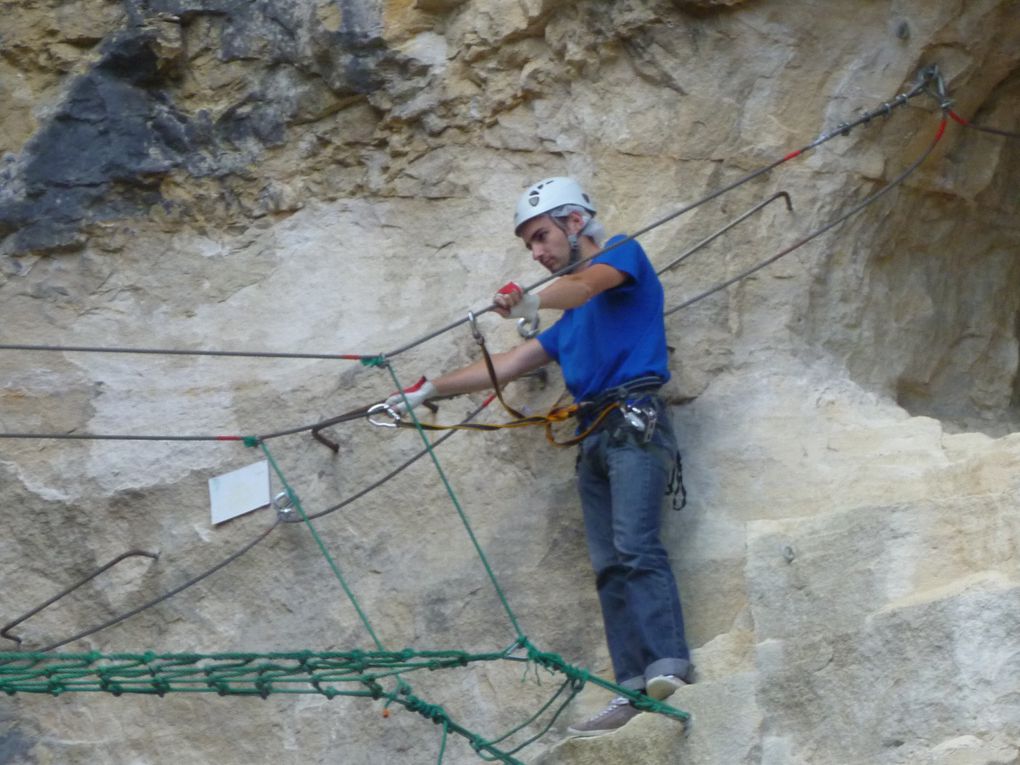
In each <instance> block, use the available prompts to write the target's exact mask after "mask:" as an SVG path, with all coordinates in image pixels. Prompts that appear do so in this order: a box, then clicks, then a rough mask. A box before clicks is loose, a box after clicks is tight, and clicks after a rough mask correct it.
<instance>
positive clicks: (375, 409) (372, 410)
mask: <svg viewBox="0 0 1020 765" xmlns="http://www.w3.org/2000/svg"><path fill="white" fill-rule="evenodd" d="M380 412H386V414H388V415H389V416H390V417H391V418H392V422H381V421H380V420H374V419H372V416H373V415H375V414H379V413H380ZM365 416H366V417H367V418H368V421H369V422H370V423H372V424H373V425H375V426H376V427H377V428H395V427H397V426H398V423H399V422H400V414H398V413H397V411H396V410H395V409H394V408H393V407H392V406H388V405H387V404H386V402H385V401H383V402H382V403H379V404H376V405H375V406H370V407H369V408H368V411H367V412H365Z"/></svg>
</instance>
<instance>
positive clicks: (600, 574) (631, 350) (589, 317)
mask: <svg viewBox="0 0 1020 765" xmlns="http://www.w3.org/2000/svg"><path fill="white" fill-rule="evenodd" d="M595 212H596V210H595V205H594V203H593V202H592V201H591V199H590V198H589V196H588V195H587V194H586V193H584V191H583V190H582V189H581V187H580V186H579V185H578V184H577V182H576V181H574V180H573V179H570V178H548V179H546V180H544V181H541V182H539V183H536V184H535V185H533V186H532V187H531V188H529V189H528V190H527V191H526V192H525V193H524V194H523V195H522V196H521V198H520V201H519V203H518V205H517V212H516V215H515V216H514V233H515V234H516V235H517V236H519V237H520V238H521V239H522V240H523V241H524V245H525V247H527V248H528V249H529V250H530V251H531V256H532V257H533V258H534V259H535V260H537V261H538V262H539V263H541V264H542V265H543V266H544V267H545V268H546V269H548V270H549V271H550V272H552V273H557V272H560V271H562V270H564V269H568V267H570V266H571V265H574V268H572V269H570V270H569V271H568V272H567V273H566V274H565V275H563V276H561V277H560V278H559V279H557V280H556V281H554V282H552V283H551V284H549V285H548V286H547V287H545V288H544V289H543V290H541V291H540V292H538V293H537V294H525V293H524V292H523V291H522V290H521V288H520V287H518V286H517V285H515V284H513V283H511V284H509V285H507V286H505V287H503V288H502V289H500V290H499V292H497V293H496V295H495V298H494V302H495V305H496V306H497V310H498V311H499V313H500V314H501V315H502V316H504V317H514V318H526V319H534V318H535V317H536V316H537V312H538V309H539V308H550V309H557V310H562V311H563V312H564V313H563V316H562V317H561V318H560V320H559V321H558V322H557V323H556V324H554V325H553V326H552V327H551V328H549V329H547V330H545V331H544V332H542V333H541V334H539V335H538V336H537V337H536V338H533V339H530V340H527V341H525V342H524V343H522V344H521V345H519V346H517V347H515V348H513V349H512V350H510V351H507V352H505V353H498V354H494V355H493V357H492V361H493V364H494V367H495V370H496V377H497V379H498V381H499V383H500V384H501V385H502V384H503V383H505V382H507V381H509V380H512V379H514V378H516V377H518V376H520V375H522V374H525V373H527V372H530V371H533V370H535V369H537V368H538V367H541V366H542V365H544V364H547V363H549V362H550V361H554V360H555V361H557V362H558V363H559V364H560V366H561V367H562V369H563V376H564V379H565V381H566V384H567V387H568V389H569V390H570V392H571V393H572V394H573V396H574V398H575V400H576V401H577V402H579V403H582V408H581V425H580V430H581V432H583V431H584V430H585V429H586V428H587V427H589V426H590V425H591V424H592V423H593V422H594V421H595V419H596V417H597V416H598V414H599V413H600V412H601V411H603V410H604V409H605V408H606V407H607V406H610V405H613V404H617V405H618V406H617V407H616V408H614V409H613V411H612V412H611V414H610V415H609V416H608V417H607V418H606V419H605V420H604V421H603V422H602V423H601V425H599V426H598V427H597V428H596V429H595V430H594V431H593V432H592V433H591V434H589V435H588V436H586V437H585V438H584V440H583V441H582V442H581V444H580V455H579V457H578V463H577V484H578V490H579V493H580V496H581V506H582V510H583V515H584V525H585V531H586V535H587V539H588V551H589V555H590V557H591V561H592V566H593V568H594V569H595V574H596V587H597V590H598V595H599V601H600V604H601V607H602V616H603V622H604V625H605V630H606V639H607V642H608V645H609V654H610V657H611V658H612V662H613V670H614V672H615V675H616V682H617V683H618V684H619V685H621V686H623V687H624V688H628V689H630V690H636V691H644V692H645V693H647V694H648V695H649V696H651V697H653V698H656V699H660V700H661V699H664V698H666V697H667V696H669V695H670V694H672V693H673V691H675V690H676V689H677V688H679V687H681V686H683V685H684V684H685V679H686V677H687V674H688V672H689V670H690V655H689V652H688V649H687V644H686V642H685V639H684V626H683V615H682V613H681V608H680V599H679V596H678V594H677V588H676V582H675V580H674V578H673V572H672V570H671V568H670V563H669V557H668V555H667V553H666V550H665V548H664V547H663V545H662V543H661V542H660V541H659V527H660V514H661V509H662V499H663V496H664V494H665V492H666V487H667V485H668V484H669V478H670V473H671V471H672V469H673V465H674V460H675V455H676V441H675V438H674V435H673V429H672V424H671V422H670V418H669V412H668V410H667V408H666V406H665V404H664V402H663V401H662V399H660V398H659V397H658V396H657V395H655V394H656V391H657V390H658V389H659V388H660V387H661V386H662V385H663V384H664V383H665V382H666V381H667V380H668V379H669V368H668V359H667V350H666V336H665V327H664V324H663V317H662V311H663V292H662V285H661V284H660V282H659V279H658V277H657V275H656V274H655V269H654V268H653V267H652V265H651V263H650V262H649V260H648V258H647V256H646V255H645V253H644V250H643V249H642V248H641V246H640V245H639V244H638V243H637V242H636V241H630V242H625V243H623V244H621V245H619V246H617V247H614V248H612V249H610V250H609V251H608V252H605V253H604V254H601V255H598V256H597V257H594V258H593V257H592V256H595V255H596V253H598V252H599V251H600V244H599V242H600V239H601V235H602V227H601V225H600V224H598V223H596V221H595V220H594V216H595ZM622 238H623V237H619V238H614V239H611V240H610V241H609V242H608V243H607V246H608V247H612V245H613V243H614V242H618V241H620V240H621V239H622ZM491 385H492V383H491V380H490V377H489V373H488V370H487V369H486V367H485V365H484V362H482V361H478V362H475V363H474V364H471V365H469V366H467V367H464V368H462V369H459V370H457V371H454V372H450V373H448V374H444V375H443V376H441V377H439V378H438V379H436V380H432V381H427V382H424V383H422V384H421V385H418V386H416V387H415V388H414V389H412V390H408V391H405V395H406V396H407V399H408V402H409V403H410V404H411V406H412V407H414V406H418V405H419V404H421V403H423V402H424V401H426V400H427V399H429V398H431V397H433V396H452V395H457V394H461V393H468V392H471V391H477V390H483V389H486V388H490V387H491ZM387 403H388V404H390V405H391V406H393V407H395V408H397V409H399V410H400V411H403V409H404V404H403V399H402V397H401V396H400V394H397V395H395V396H392V397H390V399H389V400H388V401H387ZM638 713H639V712H638V710H637V709H636V708H635V707H634V706H633V705H631V704H630V703H629V702H628V701H627V699H625V698H624V697H622V696H621V697H617V698H615V699H613V700H612V701H611V702H610V704H609V706H607V707H606V708H605V709H604V710H603V711H601V712H600V713H599V714H597V715H595V716H594V717H592V718H591V719H589V720H585V721H584V722H581V723H577V724H575V725H573V726H571V727H570V728H568V732H569V733H571V734H573V735H578V736H594V735H599V734H602V733H608V732H611V731H614V730H617V729H618V728H620V727H621V726H623V725H624V724H625V723H627V722H628V721H630V720H631V719H633V718H634V717H635V716H636V715H637V714H638Z"/></svg>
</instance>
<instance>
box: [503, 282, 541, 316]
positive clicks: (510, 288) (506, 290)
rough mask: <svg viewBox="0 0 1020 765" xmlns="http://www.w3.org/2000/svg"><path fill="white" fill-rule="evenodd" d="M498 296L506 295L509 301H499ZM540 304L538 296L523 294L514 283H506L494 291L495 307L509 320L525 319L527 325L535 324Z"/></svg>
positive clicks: (529, 293) (528, 293)
mask: <svg viewBox="0 0 1020 765" xmlns="http://www.w3.org/2000/svg"><path fill="white" fill-rule="evenodd" d="M500 295H506V296H507V297H508V298H509V299H504V300H500V298H499V296H500ZM511 301H513V302H511ZM507 303H509V304H510V305H509V307H508V306H507ZM540 303H541V300H540V298H539V297H538V295H536V294H534V293H531V292H525V291H524V290H523V289H522V288H521V285H519V284H517V283H516V282H507V283H506V284H504V285H503V286H502V287H500V288H499V289H498V290H497V291H496V305H497V306H499V307H500V308H502V309H503V310H505V311H506V312H507V318H510V319H527V321H528V323H530V324H537V322H538V307H539V304H540Z"/></svg>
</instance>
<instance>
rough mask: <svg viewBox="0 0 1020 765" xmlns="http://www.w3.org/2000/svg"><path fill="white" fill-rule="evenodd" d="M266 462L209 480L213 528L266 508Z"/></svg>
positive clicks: (267, 485) (267, 468) (267, 469)
mask: <svg viewBox="0 0 1020 765" xmlns="http://www.w3.org/2000/svg"><path fill="white" fill-rule="evenodd" d="M269 493H270V487H269V462H268V461H266V460H263V461H262V462H256V463H255V464H254V465H249V466H248V467H243V468H241V469H240V470H234V471H232V472H230V473H224V474H223V475H218V476H216V477H215V478H210V479H209V502H210V504H211V505H212V522H213V523H214V524H217V523H223V522H224V521H229V520H230V519H231V518H236V517H237V516H239V515H244V514H245V513H250V512H251V511H252V510H258V509H259V508H260V507H265V506H266V505H268V504H269Z"/></svg>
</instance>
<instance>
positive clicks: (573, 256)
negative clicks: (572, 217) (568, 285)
mask: <svg viewBox="0 0 1020 765" xmlns="http://www.w3.org/2000/svg"><path fill="white" fill-rule="evenodd" d="M549 218H550V220H552V222H553V223H555V224H556V225H557V226H558V227H559V229H560V231H562V232H563V233H564V235H565V236H566V237H567V244H569V245H570V261H569V265H571V266H576V265H577V262H578V261H579V260H580V259H581V241H580V237H579V235H578V234H571V233H570V232H569V231H567V227H566V225H565V224H564V223H563V222H562V221H561V220H560V219H559V218H554V217H553V216H551V215H550V216H549ZM571 270H573V269H571ZM568 273H569V272H568Z"/></svg>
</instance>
